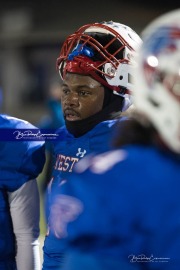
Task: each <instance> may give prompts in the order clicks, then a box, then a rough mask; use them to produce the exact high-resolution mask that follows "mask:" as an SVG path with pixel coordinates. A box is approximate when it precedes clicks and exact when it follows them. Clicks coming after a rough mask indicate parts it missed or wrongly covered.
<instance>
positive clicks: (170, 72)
mask: <svg viewBox="0 0 180 270" xmlns="http://www.w3.org/2000/svg"><path fill="white" fill-rule="evenodd" d="M142 38H143V44H142V46H141V48H140V51H139V54H138V56H137V62H138V69H137V75H136V87H137V89H136V91H134V102H135V106H136V108H137V109H138V111H140V112H142V113H143V114H144V115H145V116H147V117H148V119H149V120H150V121H151V122H152V124H153V125H154V127H155V128H156V130H157V131H158V133H159V135H160V136H161V138H162V139H163V141H164V142H165V144H166V145H167V146H168V147H169V148H170V149H171V150H173V151H174V152H177V153H180V9H178V10H175V11H171V12H169V13H166V14H164V15H163V16H161V17H159V18H157V19H156V20H154V21H153V22H152V23H151V24H150V25H149V26H148V27H147V28H146V29H145V30H144V31H143V33H142Z"/></svg>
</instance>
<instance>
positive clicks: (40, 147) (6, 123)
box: [0, 115, 45, 270]
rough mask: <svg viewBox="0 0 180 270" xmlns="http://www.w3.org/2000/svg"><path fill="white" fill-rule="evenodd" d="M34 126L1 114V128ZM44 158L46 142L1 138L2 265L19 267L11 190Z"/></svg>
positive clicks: (33, 172)
mask: <svg viewBox="0 0 180 270" xmlns="http://www.w3.org/2000/svg"><path fill="white" fill-rule="evenodd" d="M34 128H35V127H34V126H33V125H31V124H30V123H28V122H26V121H23V120H20V119H17V118H14V117H10V116H7V115H0V132H1V130H2V129H34ZM44 162H45V153H44V142H39V141H6V138H4V141H0V269H3V270H5V269H16V268H15V241H14V235H13V228H12V222H11V217H10V212H9V204H8V197H7V193H8V192H13V191H15V190H17V189H18V188H20V187H21V186H22V185H23V184H24V183H26V182H27V181H28V180H31V179H34V178H35V177H37V176H38V175H39V173H40V172H41V171H42V168H43V165H44ZM5 265H6V266H5ZM8 267H9V268H8Z"/></svg>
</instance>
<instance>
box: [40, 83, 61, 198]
mask: <svg viewBox="0 0 180 270" xmlns="http://www.w3.org/2000/svg"><path fill="white" fill-rule="evenodd" d="M46 106H47V109H48V114H46V115H44V116H43V117H42V119H41V120H40V123H39V124H38V127H39V128H40V129H42V130H43V129H45V130H48V131H49V133H50V132H52V133H53V132H55V131H56V129H58V128H60V127H61V126H63V125H64V117H63V112H62V106H61V91H60V82H59V81H57V80H52V81H51V83H50V86H49V91H48V95H47V101H46ZM45 146H46V165H45V168H44V172H45V173H44V176H43V181H42V183H41V189H42V192H43V193H44V192H45V191H46V188H47V185H48V183H49V180H50V178H51V174H52V168H53V163H54V162H53V161H54V160H53V147H52V146H53V145H52V142H51V141H46V142H45Z"/></svg>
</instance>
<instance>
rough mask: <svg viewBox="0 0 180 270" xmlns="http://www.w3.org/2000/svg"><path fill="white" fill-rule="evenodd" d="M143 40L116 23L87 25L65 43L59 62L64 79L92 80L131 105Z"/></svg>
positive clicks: (58, 65) (127, 104)
mask: <svg viewBox="0 0 180 270" xmlns="http://www.w3.org/2000/svg"><path fill="white" fill-rule="evenodd" d="M141 42H142V41H141V39H140V37H139V36H138V35H137V34H136V33H135V32H134V31H133V30H132V29H131V28H130V27H128V26H126V25H124V24H120V23H116V22H112V21H109V22H102V23H93V24H87V25H84V26H82V27H81V28H79V29H78V30H77V31H76V32H75V33H74V34H72V35H70V36H69V37H68V38H67V39H66V40H65V42H64V44H63V46H62V49H61V51H60V55H59V57H58V59H57V68H58V69H59V72H60V75H61V77H62V79H63V78H64V76H65V74H66V72H72V73H79V74H84V75H89V76H92V77H93V78H94V79H95V80H97V81H99V82H100V83H101V84H102V85H104V86H106V87H108V88H109V89H112V90H113V93H114V94H117V95H120V96H123V97H124V98H125V100H126V102H125V105H124V110H125V109H127V108H128V107H129V105H130V104H131V97H130V95H129V94H131V91H132V88H133V78H134V66H135V65H134V63H135V60H134V54H135V52H136V50H137V48H138V47H139V45H140V44H141Z"/></svg>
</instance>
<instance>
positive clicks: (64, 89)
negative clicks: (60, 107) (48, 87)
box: [62, 87, 70, 95]
mask: <svg viewBox="0 0 180 270" xmlns="http://www.w3.org/2000/svg"><path fill="white" fill-rule="evenodd" d="M62 92H63V94H65V95H67V94H69V92H70V90H69V89H68V88H65V87H63V88H62Z"/></svg>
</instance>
